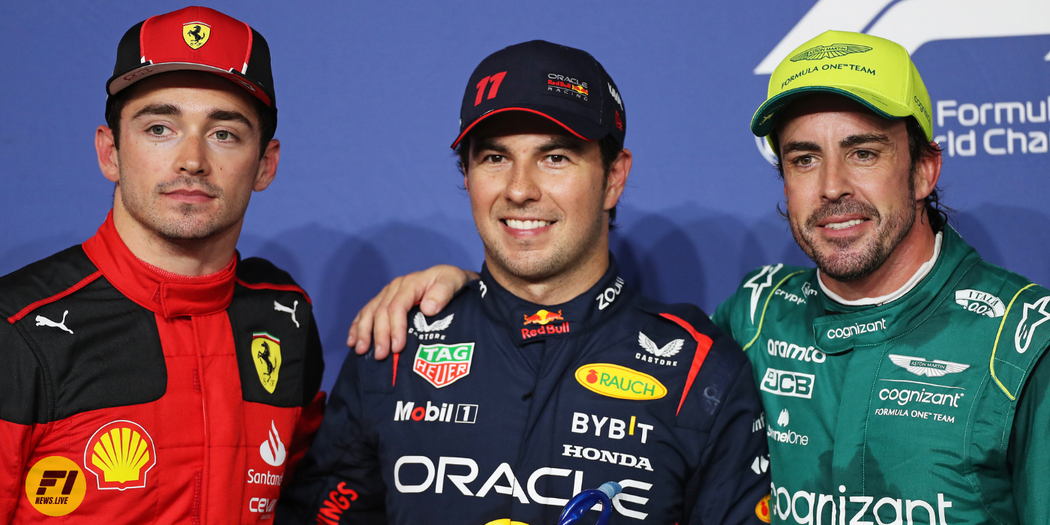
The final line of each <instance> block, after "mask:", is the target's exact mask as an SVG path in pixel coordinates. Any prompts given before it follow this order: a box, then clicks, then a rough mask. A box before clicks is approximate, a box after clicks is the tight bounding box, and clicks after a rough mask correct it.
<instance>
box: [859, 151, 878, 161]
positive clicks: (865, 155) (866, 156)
mask: <svg viewBox="0 0 1050 525" xmlns="http://www.w3.org/2000/svg"><path fill="white" fill-rule="evenodd" d="M856 157H857V159H859V160H870V159H874V158H875V152H874V151H871V150H866V149H862V150H857V153H856Z"/></svg>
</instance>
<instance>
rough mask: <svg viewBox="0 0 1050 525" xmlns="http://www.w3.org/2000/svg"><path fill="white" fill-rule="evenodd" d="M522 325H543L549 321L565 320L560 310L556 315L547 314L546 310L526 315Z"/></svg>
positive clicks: (552, 313)
mask: <svg viewBox="0 0 1050 525" xmlns="http://www.w3.org/2000/svg"><path fill="white" fill-rule="evenodd" d="M524 317H525V323H524V324H527V325H528V324H538V325H545V324H547V323H549V322H551V321H564V320H565V318H564V317H562V316H561V310H558V313H554V312H548V311H547V310H540V311H538V312H536V313H534V314H532V315H526V316H524Z"/></svg>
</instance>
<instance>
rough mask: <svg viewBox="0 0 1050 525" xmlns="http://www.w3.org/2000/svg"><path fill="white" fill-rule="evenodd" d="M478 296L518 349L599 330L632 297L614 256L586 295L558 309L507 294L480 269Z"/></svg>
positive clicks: (494, 321)
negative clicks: (508, 332)
mask: <svg viewBox="0 0 1050 525" xmlns="http://www.w3.org/2000/svg"><path fill="white" fill-rule="evenodd" d="M478 288H479V293H480V294H481V298H482V300H483V301H484V304H485V307H486V308H485V311H486V314H487V315H488V317H489V318H490V319H491V321H492V322H493V323H495V324H498V325H501V326H504V327H506V328H507V329H509V330H510V331H511V332H513V336H512V340H513V341H514V342H515V344H516V345H519V346H520V345H524V344H529V343H534V342H536V341H542V340H546V339H550V338H558V337H565V336H569V335H570V334H572V335H578V334H580V333H581V332H585V331H588V330H592V329H594V328H597V327H598V326H600V325H601V324H603V323H605V322H606V321H608V320H609V319H612V318H614V317H615V313H616V312H618V311H619V310H620V309H621V308H623V307H624V306H625V305H626V304H627V303H628V302H630V301H629V298H628V297H627V295H629V294H633V292H632V291H630V290H629V289H628V288H627V287H626V286H624V282H623V279H621V278H620V267H619V266H618V265H617V264H616V259H615V258H614V257H613V255H612V253H610V254H609V268H607V269H606V270H605V274H604V275H602V277H601V279H598V282H597V283H595V284H594V286H592V287H591V288H590V289H588V290H587V291H586V292H584V293H582V294H580V295H578V296H576V297H575V298H573V299H572V300H570V301H568V302H565V303H562V304H557V305H539V304H536V303H532V302H529V301H526V300H524V299H522V298H520V297H518V296H516V295H514V294H512V293H511V292H509V291H507V289H506V288H503V287H502V286H500V285H499V283H498V282H496V279H495V278H493V277H492V274H491V273H489V270H488V266H482V268H481V282H480V283H479V284H478Z"/></svg>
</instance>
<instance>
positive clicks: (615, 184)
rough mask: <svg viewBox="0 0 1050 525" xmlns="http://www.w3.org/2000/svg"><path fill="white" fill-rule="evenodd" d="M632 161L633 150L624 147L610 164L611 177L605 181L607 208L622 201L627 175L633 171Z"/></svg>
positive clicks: (611, 207)
mask: <svg viewBox="0 0 1050 525" xmlns="http://www.w3.org/2000/svg"><path fill="white" fill-rule="evenodd" d="M632 161H633V157H632V156H631V150H629V149H627V148H624V149H622V150H620V154H619V155H617V156H616V160H614V161H613V163H612V165H610V166H609V177H608V178H607V179H606V181H605V210H611V209H613V207H614V206H616V203H618V202H620V196H621V195H623V189H624V186H626V185H627V176H628V175H629V174H630V173H631V163H632Z"/></svg>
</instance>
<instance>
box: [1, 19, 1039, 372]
mask: <svg viewBox="0 0 1050 525" xmlns="http://www.w3.org/2000/svg"><path fill="white" fill-rule="evenodd" d="M992 4H994V5H992ZM184 5H185V4H184V3H181V2H180V3H175V2H168V1H156V2H142V1H129V0H121V1H110V2H87V1H35V2H4V3H3V4H2V5H0V34H2V35H3V43H4V46H3V47H4V50H3V55H2V57H0V66H2V71H3V74H2V75H0V94H2V103H0V181H2V183H3V184H2V188H3V191H0V223H2V224H3V234H2V236H0V273H7V272H9V271H12V270H15V269H17V268H19V267H21V266H23V265H25V264H27V263H29V262H32V261H34V260H36V259H39V258H42V257H45V256H47V255H49V254H51V253H53V252H55V251H58V250H60V249H62V248H65V247H68V246H70V245H73V244H77V243H79V242H82V241H83V240H84V239H86V238H87V237H89V236H90V235H92V234H93V233H94V231H95V229H96V228H97V227H98V225H99V224H100V223H101V222H102V220H103V219H104V218H105V215H106V212H107V211H108V210H109V208H110V206H111V203H112V195H113V186H112V184H111V183H109V182H107V181H106V180H105V179H104V178H103V177H102V175H101V174H100V172H99V170H98V165H97V162H96V157H95V151H94V147H93V137H94V130H95V127H96V126H97V125H99V124H102V123H103V122H104V119H103V109H104V103H105V90H104V87H103V86H104V84H105V81H106V80H107V79H108V78H109V76H110V75H111V73H112V68H113V61H114V58H115V50H116V45H117V41H118V40H119V39H120V37H121V36H122V35H123V34H124V31H126V30H127V29H128V28H129V27H131V25H133V24H135V23H137V22H139V21H141V20H143V19H145V18H147V17H148V16H150V15H154V14H160V13H162V12H167V11H171V10H175V9H178V8H180V7H183V6H184ZM211 6H212V7H215V8H217V9H220V10H222V11H224V12H226V13H228V14H230V15H232V16H234V17H237V18H240V19H242V20H244V21H246V22H248V23H249V24H251V25H252V26H253V27H255V28H256V29H257V30H259V31H260V32H261V33H262V34H263V35H265V36H266V38H267V40H268V41H269V43H270V46H271V49H272V52H273V69H274V77H275V83H276V89H277V101H278V107H279V108H280V125H279V127H278V129H277V138H279V139H280V140H281V141H282V144H283V147H282V155H281V164H280V168H279V170H278V173H277V179H276V181H275V182H274V184H273V185H271V186H270V188H269V189H268V190H266V191H264V192H262V193H259V194H256V195H255V197H254V199H253V202H252V204H251V206H250V207H249V210H248V217H247V220H246V223H245V227H244V232H243V235H242V238H241V242H240V245H239V249H240V251H241V254H242V255H244V256H256V255H258V256H263V257H267V258H269V259H270V260H272V261H274V262H275V263H276V264H278V265H279V266H281V267H283V268H285V269H286V270H288V271H289V272H291V274H292V275H293V276H294V277H295V278H296V279H297V280H298V281H299V283H300V284H302V285H303V286H304V287H305V288H306V289H307V291H308V292H309V293H310V294H311V297H312V298H313V303H314V309H315V312H316V315H317V320H318V324H319V326H320V330H321V336H322V339H323V341H324V344H325V348H326V352H325V356H326V360H327V363H328V369H327V372H326V374H325V382H324V388H325V389H326V390H327V389H329V388H330V386H331V384H332V381H334V379H335V376H336V373H337V372H338V369H339V366H340V364H341V363H342V360H343V358H344V357H345V355H346V352H347V350H346V347H345V346H344V341H345V337H346V330H347V327H348V325H349V322H350V320H351V318H352V317H353V314H354V313H355V312H356V311H357V309H358V308H359V307H360V306H361V305H362V304H364V302H365V301H366V300H367V299H368V298H370V297H371V296H372V295H374V294H375V293H376V292H377V291H378V290H379V289H380V288H381V287H382V285H383V284H384V283H386V282H387V281H388V280H389V279H391V278H392V277H394V276H395V275H399V274H402V273H406V272H409V271H413V270H417V269H420V268H423V267H426V266H429V265H431V264H434V263H438V262H446V263H452V264H457V265H461V266H466V267H470V268H479V267H480V264H481V261H482V259H483V255H482V248H481V243H480V241H479V240H478V237H477V233H476V232H475V229H474V224H473V221H472V219H471V215H470V208H469V203H468V199H467V196H466V193H465V192H464V191H463V190H462V189H461V186H462V178H461V177H460V175H459V174H458V172H457V171H456V168H455V162H454V159H453V158H452V153H451V150H449V149H448V145H449V144H450V143H451V142H452V140H453V139H454V138H455V135H456V131H457V129H458V127H457V119H458V111H459V102H460V100H461V97H462V95H463V89H464V88H465V85H466V81H467V77H468V76H469V75H470V72H471V71H472V70H473V68H474V66H476V65H477V63H478V62H479V61H480V60H481V59H482V58H484V57H485V56H486V55H488V54H489V53H491V52H493V51H496V50H498V49H500V48H503V47H505V46H507V45H510V44H514V43H518V42H521V41H525V40H531V39H535V38H541V39H546V40H551V41H554V42H558V43H562V44H566V45H570V46H574V47H579V48H583V49H586V50H587V51H589V52H590V53H591V54H593V55H594V56H595V57H596V58H598V60H600V61H601V62H602V63H603V64H604V65H605V67H606V69H607V70H608V71H609V72H610V74H611V75H612V76H613V78H614V79H615V80H616V82H617V84H618V85H619V87H620V93H621V95H622V96H623V99H624V103H625V105H626V107H627V110H628V117H629V120H628V133H627V147H628V148H630V149H631V150H632V151H633V152H634V158H635V162H634V169H633V171H632V173H631V177H630V179H629V180H628V184H627V191H626V193H625V195H624V198H623V200H622V201H621V205H620V209H619V221H618V222H619V224H620V228H619V229H618V230H616V231H615V232H614V233H613V240H612V246H613V251H614V252H615V253H616V255H617V258H618V259H619V261H620V264H621V266H622V267H623V273H624V277H625V278H626V279H627V281H628V282H629V283H632V284H633V285H635V286H636V287H637V288H640V289H641V290H642V291H643V292H644V293H646V294H647V295H650V296H652V297H655V298H658V299H661V300H663V301H668V302H683V301H688V302H693V303H696V304H699V305H700V306H701V307H703V308H704V309H705V310H708V311H711V310H713V308H714V307H715V305H717V304H718V302H719V301H720V300H721V299H722V298H724V297H726V296H728V294H729V293H730V292H731V291H732V290H733V288H734V287H735V286H736V284H737V283H738V282H739V280H740V278H741V277H742V276H743V275H744V273H745V272H746V271H747V270H748V269H751V268H753V267H755V266H758V265H761V264H766V263H772V262H790V263H794V264H807V263H808V260H807V259H806V258H805V256H804V255H803V254H802V253H801V251H799V249H798V248H797V246H796V245H795V244H794V242H793V241H792V239H791V236H790V233H789V231H788V228H787V225H786V223H785V222H784V221H783V220H782V219H781V218H780V217H779V216H778V215H777V212H776V205H777V203H778V202H782V201H783V191H782V186H781V185H780V183H779V181H778V180H777V177H776V172H775V171H774V169H773V168H772V167H771V166H770V164H769V163H768V161H767V160H766V158H765V157H764V156H763V153H762V152H761V151H760V148H759V145H758V144H757V143H756V141H755V139H754V137H753V136H752V135H751V133H750V131H749V130H748V122H749V121H750V118H751V115H752V113H753V112H754V110H755V109H756V108H757V107H758V105H759V104H760V103H761V102H762V101H763V100H764V97H765V92H766V83H767V81H768V78H769V73H770V72H771V71H772V68H773V66H775V64H776V63H777V62H778V61H779V60H780V58H782V57H783V56H784V55H786V54H787V52H788V51H790V50H791V49H792V48H794V47H795V46H796V45H798V44H800V43H802V42H803V41H805V40H807V39H808V38H810V37H812V36H813V35H816V34H817V33H819V32H820V31H823V30H825V29H844V30H853V31H864V32H869V33H872V34H877V35H879V36H884V37H887V38H891V39H893V40H896V41H898V42H901V43H902V44H904V45H905V46H906V47H908V49H909V50H910V51H912V53H913V56H914V60H915V62H916V64H917V65H918V67H919V70H920V71H921V72H922V74H923V76H924V79H925V81H926V85H927V87H928V88H929V91H930V94H931V96H932V98H933V104H934V108H933V109H934V120H935V134H936V135H937V136H938V141H940V142H941V143H942V145H943V146H944V148H945V150H946V152H945V162H944V171H943V174H942V177H941V186H942V189H943V194H944V201H945V202H946V203H947V204H948V205H949V206H951V207H953V208H955V209H956V210H957V212H956V213H955V214H954V219H953V222H954V224H955V225H956V227H957V228H958V230H959V231H960V232H961V233H962V235H963V236H964V237H965V238H967V239H968V240H969V241H970V242H971V243H973V244H974V245H975V246H976V247H977V248H978V250H979V251H980V252H981V254H982V255H983V256H984V257H985V258H986V259H988V260H990V261H992V262H994V263H996V264H999V265H1002V266H1005V267H1007V268H1010V269H1012V270H1015V271H1018V272H1020V273H1022V274H1025V275H1026V276H1028V277H1029V278H1031V279H1032V280H1034V281H1036V282H1039V283H1041V284H1044V285H1045V284H1050V265H1048V263H1047V262H1046V261H1048V260H1050V243H1048V242H1047V241H1048V240H1050V233H1048V232H1047V227H1046V226H1047V224H1050V222H1048V220H1047V219H1048V217H1047V212H1046V211H1044V208H1045V203H1046V201H1047V198H1048V197H1050V191H1048V185H1050V181H1048V175H1050V153H1047V149H1048V148H1047V136H1048V135H1050V121H1048V119H1047V116H1048V112H1050V109H1048V108H1047V105H1048V103H1050V2H1047V1H1046V0H1008V1H999V2H994V3H993V2H978V1H958V0H953V1H949V0H879V1H865V2H849V1H843V0H820V1H818V2H814V1H813V0H809V1H800V2H782V1H776V0H752V1H749V2H722V3H714V2H703V3H701V2H627V1H622V0H610V1H604V2H567V1H565V0H560V1H514V2H504V1H490V2H477V1H470V2H441V3H439V2H426V1H419V2H332V3H327V4H326V3H320V2H270V1H252V2H225V1H224V2H214V3H212V4H211ZM949 144H950V145H949Z"/></svg>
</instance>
